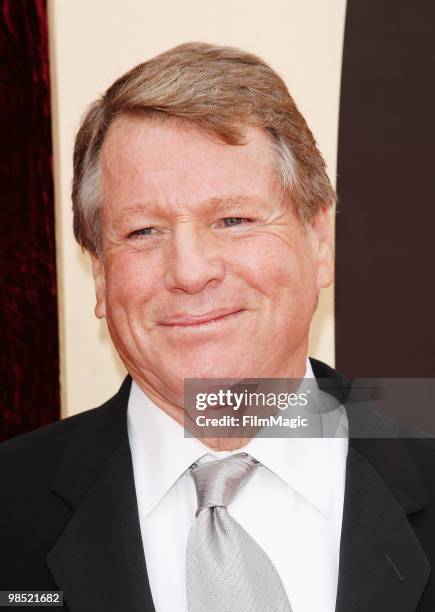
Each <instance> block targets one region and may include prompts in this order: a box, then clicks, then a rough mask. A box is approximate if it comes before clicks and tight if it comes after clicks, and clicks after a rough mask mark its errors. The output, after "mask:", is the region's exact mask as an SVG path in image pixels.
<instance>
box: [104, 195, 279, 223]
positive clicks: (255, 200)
mask: <svg viewBox="0 0 435 612" xmlns="http://www.w3.org/2000/svg"><path fill="white" fill-rule="evenodd" d="M247 204H248V205H254V206H256V207H261V208H263V207H266V206H267V203H266V202H265V201H264V200H262V199H261V198H259V197H255V196H247V195H245V194H240V195H238V194H227V195H225V196H219V197H217V196H216V197H212V198H208V199H207V200H203V201H202V202H200V203H199V208H200V209H201V210H202V209H205V210H207V209H208V210H219V211H220V212H225V211H226V210H231V209H233V208H234V207H235V206H237V205H240V206H244V205H247ZM144 212H146V213H148V214H150V213H151V214H159V213H161V206H160V205H159V204H157V203H156V202H155V201H153V200H150V201H149V202H142V203H140V204H133V205H131V206H127V207H126V208H124V209H123V210H122V212H120V213H119V214H118V215H114V217H113V222H114V223H117V222H119V221H123V220H124V219H125V218H126V216H133V215H139V214H143V213H144Z"/></svg>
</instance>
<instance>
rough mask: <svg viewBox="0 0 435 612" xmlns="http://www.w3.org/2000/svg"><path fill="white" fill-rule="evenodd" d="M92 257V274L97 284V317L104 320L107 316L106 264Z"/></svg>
mask: <svg viewBox="0 0 435 612" xmlns="http://www.w3.org/2000/svg"><path fill="white" fill-rule="evenodd" d="M91 257H92V272H93V274H94V282H95V296H96V299H97V303H96V304H95V316H96V317H97V318H98V319H104V317H105V316H106V277H105V274H104V264H103V262H102V261H101V259H99V258H98V257H96V256H95V255H91Z"/></svg>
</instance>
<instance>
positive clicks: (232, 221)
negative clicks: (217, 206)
mask: <svg viewBox="0 0 435 612" xmlns="http://www.w3.org/2000/svg"><path fill="white" fill-rule="evenodd" d="M221 221H223V224H224V226H225V227H232V226H233V225H241V223H250V222H251V219H248V218H247V217H226V218H225V219H221Z"/></svg>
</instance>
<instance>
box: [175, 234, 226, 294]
mask: <svg viewBox="0 0 435 612" xmlns="http://www.w3.org/2000/svg"><path fill="white" fill-rule="evenodd" d="M221 255H222V254H221V253H220V250H219V246H218V245H217V244H216V242H215V240H213V236H211V235H210V233H209V232H208V231H207V229H206V228H204V227H201V226H198V225H196V224H195V223H193V222H181V223H179V224H178V225H177V226H176V227H174V229H173V231H172V235H171V239H170V245H169V252H168V262H167V281H168V284H169V287H170V289H173V290H180V291H185V292H186V293H191V294H195V293H199V292H201V291H202V290H203V289H204V288H205V287H206V286H207V285H208V284H209V283H213V282H214V283H215V284H216V283H217V282H220V281H221V280H222V279H223V278H224V274H225V266H224V262H223V259H222V256H221Z"/></svg>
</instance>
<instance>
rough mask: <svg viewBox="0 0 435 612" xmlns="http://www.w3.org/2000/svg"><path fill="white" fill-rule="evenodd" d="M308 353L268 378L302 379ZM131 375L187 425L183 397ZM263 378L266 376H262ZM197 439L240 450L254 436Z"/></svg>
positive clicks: (214, 447) (211, 445)
mask: <svg viewBox="0 0 435 612" xmlns="http://www.w3.org/2000/svg"><path fill="white" fill-rule="evenodd" d="M306 361H307V356H306V354H305V355H304V356H303V357H302V358H299V359H297V361H296V360H295V363H294V364H292V366H291V367H287V368H279V369H278V370H277V371H276V372H274V373H273V374H272V375H271V376H268V377H267V378H270V379H273V378H291V379H301V378H304V376H305V371H306ZM130 374H131V376H132V377H133V378H134V380H135V381H136V383H137V384H138V385H139V387H140V388H141V389H142V391H143V392H144V393H145V394H146V395H148V397H150V399H151V400H152V401H153V402H154V403H155V404H156V405H157V406H158V407H159V408H160V409H161V410H163V411H164V412H166V414H168V415H169V416H170V417H172V418H173V419H174V420H175V421H176V422H177V423H179V424H180V425H181V426H182V427H185V425H186V420H187V418H189V416H188V415H187V414H186V411H185V409H184V406H183V399H184V398H183V399H181V401H180V402H179V403H178V402H174V401H171V400H169V399H168V398H167V396H166V395H165V394H164V393H161V392H160V391H159V390H158V389H157V388H156V386H154V385H151V384H150V383H149V381H148V380H147V379H145V378H143V377H142V376H140V375H138V374H139V373H138V372H135V371H131V372H130ZM262 378H266V377H265V376H262ZM196 437H197V439H198V440H199V441H200V442H202V443H203V444H204V445H205V446H207V447H208V448H210V449H212V450H215V451H233V450H238V449H240V448H242V447H244V446H246V445H247V444H248V442H249V441H250V440H251V439H252V437H240V438H238V437H231V438H208V437H201V436H196Z"/></svg>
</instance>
